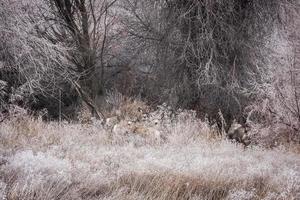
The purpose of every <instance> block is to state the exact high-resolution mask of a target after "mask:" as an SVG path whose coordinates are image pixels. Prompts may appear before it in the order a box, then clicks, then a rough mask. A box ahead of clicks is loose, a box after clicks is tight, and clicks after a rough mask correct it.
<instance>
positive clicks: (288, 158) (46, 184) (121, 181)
mask: <svg viewBox="0 0 300 200" xmlns="http://www.w3.org/2000/svg"><path fill="white" fill-rule="evenodd" d="M153 121H155V120H152V119H151V120H148V121H145V122H141V123H134V124H130V125H129V124H128V123H127V121H121V122H119V123H118V124H117V125H116V126H114V127H102V126H101V125H100V124H98V123H97V122H95V123H93V124H75V123H74V124H68V123H63V124H60V125H59V124H58V123H54V122H51V123H46V122H42V121H39V120H33V119H31V118H28V117H24V118H21V119H12V120H10V121H6V122H5V123H3V124H1V126H0V199H9V200H15V199H20V200H21V199H38V200H42V199H43V200H48V199H64V200H65V199H105V200H112V199H115V200H119V199H141V200H142V199H149V200H151V199H232V200H238V199H241V200H242V199H243V200H244V199H249V200H250V199H251V200H252V199H266V200H267V199H268V200H269V199H270V200H273V199H295V200H296V199H300V155H299V154H296V153H292V152H290V151H287V150H285V149H280V148H277V149H273V150H267V149H263V148H258V147H255V146H254V147H250V148H247V149H244V148H243V147H242V146H239V145H236V144H233V143H231V142H230V141H227V140H225V139H222V138H213V137H211V136H212V130H211V129H210V128H209V127H208V125H207V124H206V123H205V122H200V121H198V120H196V119H194V118H192V117H186V116H185V115H183V116H182V117H181V118H180V117H179V120H177V121H174V122H170V121H159V123H158V124H155V123H152V122H153Z"/></svg>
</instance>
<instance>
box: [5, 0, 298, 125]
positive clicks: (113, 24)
mask: <svg viewBox="0 0 300 200" xmlns="http://www.w3.org/2000/svg"><path fill="white" fill-rule="evenodd" d="M298 11H299V1H298V0H293V1H279V0H270V1H261V0H214V1H211V0H201V1H193V0H187V1H180V0H151V1H146V0H101V1H95V0H74V1H71V0H39V1H35V2H32V1H26V0H22V1H8V0H1V8H0V14H1V15H0V16H1V18H0V20H1V22H0V23H1V24H0V35H1V38H3V39H2V40H1V41H0V62H1V68H0V79H1V80H2V81H5V82H7V83H8V86H5V87H6V91H7V93H9V94H8V95H6V97H5V99H6V100H5V101H6V102H8V103H13V102H14V99H18V98H16V97H17V96H18V95H19V96H22V98H21V100H19V102H18V103H19V104H22V106H25V107H26V106H27V107H30V108H31V109H37V110H39V109H42V108H47V109H48V111H49V112H50V113H51V116H52V117H54V118H55V117H58V116H59V115H60V113H61V114H62V115H65V117H70V116H71V115H69V116H67V114H70V113H74V116H75V115H76V114H75V113H76V112H77V108H78V107H80V105H81V104H82V103H83V102H84V103H85V104H87V105H88V107H89V109H90V111H91V112H92V113H93V114H94V115H95V116H96V117H103V116H102V114H101V110H103V109H104V107H105V105H104V104H105V103H104V102H105V96H106V91H109V90H118V91H119V92H121V93H123V94H124V95H127V96H134V97H139V98H142V99H143V100H145V101H147V102H148V103H149V104H152V105H157V104H160V103H163V102H167V103H168V104H169V105H171V106H172V107H173V108H179V107H181V108H188V109H197V111H198V113H199V115H200V116H201V114H202V115H209V117H212V118H214V119H212V121H213V120H216V121H217V122H218V120H219V119H215V118H218V117H216V116H217V112H219V111H221V112H222V113H223V115H224V116H225V118H226V119H227V123H229V124H230V123H231V121H232V119H233V118H237V117H240V115H243V114H242V113H243V112H244V111H246V112H250V111H251V116H252V119H253V120H256V121H260V122H262V121H263V122H266V121H272V120H273V119H274V118H276V119H277V122H278V121H280V122H282V123H283V124H286V125H289V126H291V127H294V128H296V127H295V122H297V123H298V121H299V119H300V117H299V116H300V114H299V113H300V111H299V107H300V106H299V97H298V96H299V95H298V81H297V79H298V66H299V57H297V55H299V37H298V35H297V31H299V30H298V29H299V28H298V27H299V14H298V13H299V12H298ZM207 90H209V92H208V93H207V92H205V91H207ZM218 91H220V92H218ZM20 93H21V94H20ZM24 93H27V96H26V95H25V94H24ZM1 94H2V93H1ZM2 96H3V95H2ZM7 96H9V97H7ZM24 96H26V98H25V99H24ZM2 99H3V98H2ZM262 99H263V100H266V101H264V102H268V109H267V107H266V106H265V109H258V108H257V107H255V106H251V105H255V104H256V105H257V102H258V101H260V100H262ZM212 102H213V103H212ZM259 105H266V104H262V103H260V104H259ZM213 108H214V109H213ZM215 108H217V109H215ZM245 108H247V109H248V110H247V109H246V110H245ZM232 110H233V111H232ZM254 110H255V111H254ZM262 110H263V111H267V112H268V114H267V115H268V116H273V117H271V118H272V119H270V117H269V118H268V117H266V113H264V114H262V113H261V112H258V111H262ZM253 113H256V114H253ZM259 113H260V114H259ZM287 113H288V114H287ZM260 115H264V117H261V116H260ZM74 116H73V117H74ZM287 116H288V117H287ZM262 118H263V119H262ZM266 118H268V120H267V119H266ZM273 121H276V120H273ZM292 121H293V122H292ZM292 124H294V125H292ZM296 129H298V128H296Z"/></svg>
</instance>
